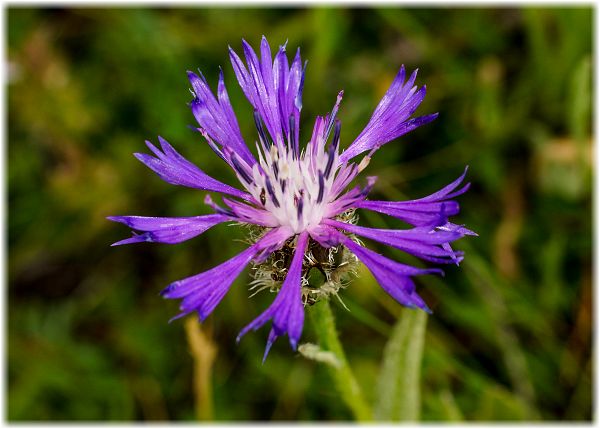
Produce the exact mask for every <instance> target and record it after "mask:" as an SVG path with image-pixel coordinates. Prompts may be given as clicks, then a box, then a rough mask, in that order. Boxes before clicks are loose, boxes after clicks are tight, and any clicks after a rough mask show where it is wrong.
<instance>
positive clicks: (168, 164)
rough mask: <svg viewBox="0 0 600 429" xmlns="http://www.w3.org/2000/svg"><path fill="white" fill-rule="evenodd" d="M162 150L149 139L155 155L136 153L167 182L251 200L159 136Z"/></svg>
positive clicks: (138, 157) (149, 146)
mask: <svg viewBox="0 0 600 429" xmlns="http://www.w3.org/2000/svg"><path fill="white" fill-rule="evenodd" d="M158 140H159V142H160V146H161V149H162V152H161V151H160V150H159V149H158V148H157V147H156V146H154V145H153V144H152V143H150V142H149V141H146V145H147V146H148V148H149V149H150V150H151V151H152V152H153V153H154V155H155V156H152V155H148V154H145V153H136V154H134V155H135V157H136V158H137V159H139V160H140V161H141V162H142V163H144V164H145V165H146V166H147V167H148V168H150V169H151V170H152V171H154V172H155V173H156V174H158V176H159V177H160V178H161V179H163V180H164V181H165V182H167V183H170V184H172V185H180V186H187V187H188V188H196V189H202V190H205V191H212V192H219V193H222V194H228V195H232V196H234V197H238V198H242V199H244V200H249V199H250V198H251V196H250V195H249V194H247V193H245V192H242V191H240V190H238V189H235V188H233V187H231V186H229V185H226V184H224V183H221V182H219V181H218V180H217V179H213V178H212V177H210V176H209V175H207V174H206V173H205V172H203V171H202V170H200V169H199V168H198V167H196V166H195V165H194V164H192V163H191V162H190V161H188V160H187V159H185V158H184V157H183V156H181V155H180V154H179V153H178V152H177V151H176V150H175V149H173V147H172V146H171V145H170V144H169V143H168V142H167V141H166V140H165V139H163V138H162V137H158Z"/></svg>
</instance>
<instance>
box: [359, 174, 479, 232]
mask: <svg viewBox="0 0 600 429" xmlns="http://www.w3.org/2000/svg"><path fill="white" fill-rule="evenodd" d="M467 170H468V167H466V168H465V171H464V172H463V174H462V175H461V176H460V177H458V178H457V179H456V180H454V181H453V182H452V183H450V184H449V185H447V186H445V187H444V188H442V189H440V190H439V191H437V192H434V193H433V194H431V195H429V196H427V197H424V198H419V199H416V200H409V201H369V200H361V201H357V202H356V205H355V206H356V207H357V208H362V209H368V210H373V211H376V212H379V213H384V214H387V215H389V216H393V217H395V218H398V219H400V220H403V221H404V222H406V223H409V224H411V225H413V226H425V225H434V226H443V225H445V224H446V223H448V217H450V216H454V215H456V214H458V213H459V211H460V207H459V205H458V203H457V202H456V201H452V198H455V197H457V196H459V195H462V194H464V193H465V192H467V190H468V189H469V186H470V183H467V184H466V185H464V186H463V187H462V188H460V189H458V190H457V188H458V187H459V186H460V184H461V183H462V181H463V180H464V178H465V175H466V174H467ZM473 234H474V233H473V232H472V231H469V233H467V232H465V233H464V234H463V235H473Z"/></svg>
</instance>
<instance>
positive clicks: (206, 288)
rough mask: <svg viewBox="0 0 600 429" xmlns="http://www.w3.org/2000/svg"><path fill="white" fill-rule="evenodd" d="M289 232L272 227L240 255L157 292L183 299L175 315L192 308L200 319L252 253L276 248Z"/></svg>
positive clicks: (183, 314)
mask: <svg viewBox="0 0 600 429" xmlns="http://www.w3.org/2000/svg"><path fill="white" fill-rule="evenodd" d="M291 235H292V233H291V231H290V230H289V229H288V228H276V229H272V230H271V231H269V232H268V233H267V234H266V235H265V236H264V237H262V238H261V239H260V240H258V241H257V242H256V243H254V244H253V245H252V246H250V247H249V248H247V249H246V250H244V251H243V252H241V253H240V254H238V255H236V256H234V257H233V258H231V259H229V260H228V261H225V262H223V263H222V264H220V265H218V266H216V267H214V268H212V269H210V270H208V271H205V272H203V273H200V274H197V275H195V276H192V277H188V278H186V279H183V280H179V281H176V282H173V283H171V284H170V285H169V286H168V287H167V288H165V289H164V290H163V291H162V292H161V294H162V295H163V296H164V297H165V298H169V299H175V298H183V300H182V302H181V305H180V307H179V309H180V310H181V313H180V314H178V315H177V316H175V318H179V317H182V316H185V315H186V314H189V313H191V312H192V311H196V312H198V316H199V317H200V320H204V319H206V317H208V315H209V314H210V313H211V312H212V311H213V310H214V308H215V307H216V306H217V305H218V304H219V302H220V301H221V300H222V299H223V297H224V296H225V295H226V294H227V292H228V291H229V288H230V287H231V284H232V283H233V281H234V280H235V279H236V277H237V276H238V275H239V274H240V273H241V272H242V271H243V270H244V268H245V267H246V265H248V263H250V261H251V260H252V259H253V258H254V257H255V256H256V255H258V254H260V253H261V252H264V251H273V250H275V249H277V248H280V247H281V246H283V244H284V243H285V241H286V240H287V239H288V238H289V237H290V236H291Z"/></svg>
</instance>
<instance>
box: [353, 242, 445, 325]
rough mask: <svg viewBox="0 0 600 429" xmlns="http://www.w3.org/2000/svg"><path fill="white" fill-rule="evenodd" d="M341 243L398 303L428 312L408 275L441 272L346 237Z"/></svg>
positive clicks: (441, 272)
mask: <svg viewBox="0 0 600 429" xmlns="http://www.w3.org/2000/svg"><path fill="white" fill-rule="evenodd" d="M343 244H344V245H345V246H346V247H347V248H348V249H349V250H350V251H351V252H352V253H354V254H355V255H356V256H357V257H358V259H360V260H361V261H362V262H363V263H364V264H365V266H366V267H367V268H368V269H369V271H371V274H373V276H374V277H375V279H376V280H377V282H378V283H379V285H380V286H381V287H382V288H383V290H385V291H386V292H387V293H388V294H390V295H391V296H392V297H393V298H394V299H395V300H396V301H398V302H399V303H400V304H402V305H405V306H407V307H411V308H421V309H422V310H424V311H426V312H428V313H430V312H431V310H429V308H428V307H427V305H426V304H425V302H424V301H423V300H422V299H421V297H420V296H419V295H418V294H417V293H416V291H415V284H414V282H413V281H412V279H411V277H410V276H415V275H424V274H435V273H437V274H443V271H441V270H438V269H419V268H415V267H411V266H409V265H404V264H401V263H399V262H396V261H392V260H391V259H388V258H386V257H384V256H382V255H380V254H378V253H376V252H373V251H372V250H369V249H366V248H365V247H362V246H360V245H358V244H356V243H355V242H354V241H352V240H351V239H349V238H348V237H345V238H343Z"/></svg>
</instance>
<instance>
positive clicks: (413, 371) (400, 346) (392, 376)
mask: <svg viewBox="0 0 600 429" xmlns="http://www.w3.org/2000/svg"><path fill="white" fill-rule="evenodd" d="M426 324H427V313H425V312H424V311H420V310H413V309H409V308H405V309H402V313H401V316H400V319H398V322H397V323H396V325H395V326H394V329H393V331H392V335H391V337H390V339H389V340H388V343H387V344H386V346H385V350H384V352H383V361H382V364H381V370H380V373H379V380H378V383H377V401H376V403H375V409H374V416H375V420H378V421H417V420H418V419H419V414H420V411H421V392H420V374H421V358H422V356H423V344H424V342H425V326H426Z"/></svg>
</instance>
